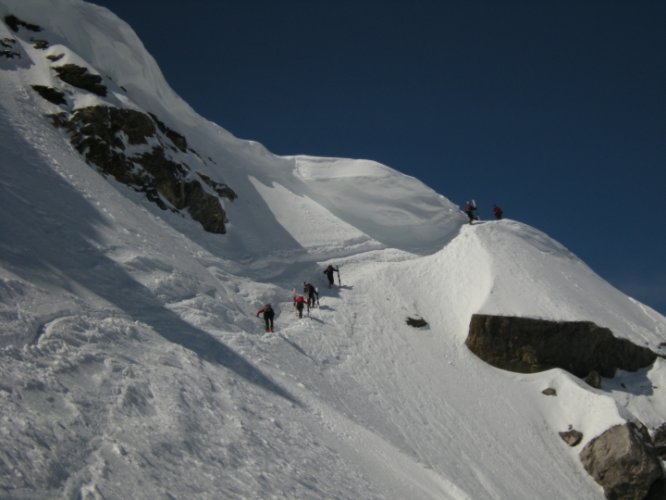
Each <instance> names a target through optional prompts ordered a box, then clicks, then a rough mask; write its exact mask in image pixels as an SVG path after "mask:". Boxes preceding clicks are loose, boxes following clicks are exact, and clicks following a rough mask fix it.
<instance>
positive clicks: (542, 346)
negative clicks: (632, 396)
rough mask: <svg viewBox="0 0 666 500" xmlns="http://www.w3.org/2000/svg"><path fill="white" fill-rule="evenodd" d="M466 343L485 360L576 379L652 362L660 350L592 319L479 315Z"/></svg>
mask: <svg viewBox="0 0 666 500" xmlns="http://www.w3.org/2000/svg"><path fill="white" fill-rule="evenodd" d="M465 344H466V345H467V347H469V349H470V350H471V351H472V352H473V353H474V354H476V355H477V356H479V357H480V358H481V359H483V360H484V361H486V362H487V363H489V364H491V365H493V366H496V367H498V368H502V369H505V370H510V371H513V372H519V373H536V372H540V371H544V370H549V369H551V368H562V369H564V370H567V371H568V372H570V373H573V374H574V375H576V376H578V377H587V376H588V375H589V374H590V373H591V372H593V371H595V372H598V373H599V374H600V375H601V376H602V377H613V376H614V375H615V372H616V370H618V369H621V370H627V371H636V370H638V369H640V368H644V367H646V366H649V365H651V364H652V363H653V362H654V360H655V359H656V357H657V356H656V354H655V353H653V352H652V351H651V350H650V349H647V348H645V347H641V346H637V345H635V344H633V343H632V342H631V341H629V340H627V339H620V338H616V337H615V336H614V335H613V333H612V332H611V331H610V330H609V329H608V328H601V327H599V326H597V325H596V324H594V323H592V322H590V321H547V320H540V319H531V318H519V317H511V316H489V315H482V314H475V315H473V316H472V320H471V322H470V325H469V335H468V337H467V340H466V341H465Z"/></svg>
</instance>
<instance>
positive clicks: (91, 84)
mask: <svg viewBox="0 0 666 500" xmlns="http://www.w3.org/2000/svg"><path fill="white" fill-rule="evenodd" d="M53 69H54V70H55V72H56V73H57V74H58V77H59V78H60V79H61V80H62V81H63V82H66V83H69V84H70V85H71V86H72V87H76V88H79V89H83V90H87V91H88V92H92V93H93V94H96V95H98V96H100V97H106V87H105V86H104V85H102V77H101V76H100V75H94V74H92V73H90V72H88V69H87V68H84V67H82V66H77V65H76V64H63V65H62V66H54V68H53Z"/></svg>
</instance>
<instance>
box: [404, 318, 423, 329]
mask: <svg viewBox="0 0 666 500" xmlns="http://www.w3.org/2000/svg"><path fill="white" fill-rule="evenodd" d="M407 324H408V325H409V326H413V327H414V328H423V327H425V326H428V322H427V321H426V320H424V319H423V318H411V317H407Z"/></svg>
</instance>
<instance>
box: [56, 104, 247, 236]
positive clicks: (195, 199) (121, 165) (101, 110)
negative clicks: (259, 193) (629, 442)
mask: <svg viewBox="0 0 666 500" xmlns="http://www.w3.org/2000/svg"><path fill="white" fill-rule="evenodd" d="M51 119H52V121H53V124H54V125H55V126H57V127H61V128H64V129H65V130H67V131H68V132H69V134H70V140H71V143H72V145H73V146H74V147H75V148H76V150H77V151H79V153H81V154H82V155H84V157H85V159H86V161H87V162H88V163H91V164H93V165H95V166H96V167H97V168H98V169H99V170H100V172H102V173H103V174H106V175H111V176H113V177H114V178H115V179H116V180H117V181H119V182H121V183H123V184H126V185H128V186H130V187H132V188H133V189H135V190H136V191H139V192H143V193H145V195H146V197H147V198H148V199H149V200H150V201H152V202H153V203H155V204H157V205H158V206H159V207H160V208H161V209H163V210H167V209H169V210H173V211H182V210H186V211H187V212H188V213H189V214H190V216H191V217H192V218H193V219H194V220H196V221H198V222H199V223H201V225H202V226H203V228H204V229H205V230H206V231H209V232H212V233H225V232H226V228H225V224H226V223H227V222H228V220H227V217H226V213H225V211H224V209H223V208H222V206H221V205H220V200H219V198H218V196H219V197H225V198H227V199H229V200H234V199H235V198H236V193H234V191H233V190H232V189H231V188H229V187H228V186H226V185H225V184H221V183H217V182H215V181H213V180H212V179H210V177H208V176H205V175H203V174H198V175H199V177H201V178H202V179H204V178H205V179H208V180H207V181H206V184H207V185H211V186H215V188H214V189H215V192H216V194H217V195H218V196H216V195H214V194H211V193H209V192H207V191H206V189H204V187H203V186H202V185H201V183H200V182H198V181H196V180H193V179H192V176H191V170H190V168H189V167H188V166H187V165H185V164H182V163H177V162H175V161H173V160H171V159H169V158H168V157H167V156H166V153H165V147H167V148H168V149H169V148H171V149H179V150H181V151H185V150H186V149H187V141H186V140H185V138H184V137H183V136H181V135H180V134H178V133H176V132H175V131H173V130H171V129H168V127H166V126H165V125H164V124H163V123H162V122H156V121H155V120H154V119H153V118H152V117H151V116H150V115H148V114H144V113H141V112H139V111H135V110H131V109H121V108H115V107H110V106H92V107H87V108H82V109H79V110H76V111H75V112H74V113H72V114H71V115H69V114H68V113H59V114H56V115H52V116H51ZM165 131H167V132H168V131H170V133H168V134H167V132H165ZM161 134H164V135H161ZM172 138H173V139H175V140H176V143H174V142H173V139H172ZM149 139H150V140H151V142H152V143H153V145H152V149H151V150H150V151H148V152H143V153H136V154H134V155H130V154H128V153H127V152H126V151H127V147H128V146H134V145H140V144H148V142H149ZM155 143H159V144H160V145H159V146H158V145H155Z"/></svg>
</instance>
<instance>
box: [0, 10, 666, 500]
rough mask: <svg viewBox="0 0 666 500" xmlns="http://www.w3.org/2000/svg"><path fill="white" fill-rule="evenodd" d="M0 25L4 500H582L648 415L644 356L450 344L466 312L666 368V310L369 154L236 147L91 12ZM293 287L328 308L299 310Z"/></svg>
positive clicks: (653, 405)
mask: <svg viewBox="0 0 666 500" xmlns="http://www.w3.org/2000/svg"><path fill="white" fill-rule="evenodd" d="M0 16H1V18H2V19H3V20H4V22H2V23H0V41H1V43H2V56H0V79H1V80H2V86H1V88H0V92H2V95H1V96H0V97H1V99H0V101H1V103H2V104H1V105H2V108H3V112H2V116H1V117H0V130H1V131H2V137H3V140H2V143H1V145H0V147H1V148H2V158H3V160H2V172H1V177H0V189H1V190H2V196H1V197H0V200H1V203H2V208H3V210H2V211H0V228H2V231H3V234H5V235H7V236H6V238H5V240H4V242H3V243H2V244H0V297H2V305H1V307H2V309H1V310H0V324H1V325H2V330H1V332H2V333H1V334H0V343H1V345H2V347H3V348H2V350H1V351H0V356H2V362H0V370H1V371H2V383H0V398H2V401H3V403H2V427H1V428H0V431H1V432H0V442H1V443H2V446H1V448H2V454H1V455H0V469H1V470H2V472H3V474H2V477H3V479H2V480H0V490H1V491H2V496H3V497H6V498H25V497H38V498H191V497H196V498H450V499H466V498H474V499H476V498H497V499H504V498H507V499H508V498H512V499H534V498H549V499H552V498H562V499H569V498H582V499H587V498H590V499H592V498H602V497H603V491H602V489H601V487H600V486H599V485H597V484H596V483H595V482H594V480H593V479H592V478H591V477H590V476H589V475H588V474H587V473H586V472H585V470H584V469H583V467H582V466H581V463H580V461H579V459H578V455H579V453H580V451H581V450H582V449H583V448H584V447H585V446H586V445H588V444H589V443H591V442H592V441H593V439H594V438H595V437H597V436H599V435H601V434H602V433H603V432H604V431H606V430H607V429H609V428H611V427H612V426H614V425H618V424H625V423H627V422H633V421H635V420H636V421H640V422H642V424H643V425H644V426H645V428H646V429H647V430H648V431H649V433H651V434H652V435H653V436H656V435H657V431H658V430H659V429H660V428H661V426H662V425H663V424H664V422H666V400H665V398H663V396H662V395H661V391H662V390H663V389H662V387H666V371H665V369H664V360H663V359H662V358H657V360H656V361H655V362H654V363H653V364H652V365H651V366H649V367H647V368H645V369H641V370H638V371H637V372H631V373H630V372H620V373H618V374H617V375H616V376H615V377H614V378H612V379H611V378H609V379H603V380H602V381H601V384H600V388H598V389H595V388H592V387H590V386H589V385H587V384H585V383H584V382H583V381H581V380H580V379H578V378H577V377H575V376H573V375H571V374H570V373H568V372H566V371H564V370H562V369H557V368H556V369H551V370H547V371H544V372H541V373H537V374H515V373H510V372H506V371H502V370H498V369H497V368H493V367H491V366H489V365H487V364H485V363H483V362H482V361H481V360H480V359H478V358H477V357H475V356H474V355H473V354H472V353H471V352H470V351H469V350H468V349H467V348H466V347H465V345H464V343H465V339H466V337H467V334H468V330H469V324H470V318H471V317H472V315H473V314H477V313H481V314H487V315H505V316H522V317H529V318H542V319H546V320H556V321H565V320H570V321H592V322H594V323H596V324H597V325H599V326H601V327H605V328H609V329H610V330H611V331H612V332H613V333H614V334H615V335H616V336H618V337H621V338H624V339H628V340H630V341H631V342H633V343H634V344H636V345H639V346H646V347H648V348H649V349H650V350H652V351H653V352H655V353H657V354H660V355H663V353H664V336H665V334H666V318H664V317H663V316H661V315H659V314H658V313H657V312H655V311H653V310H651V309H649V308H647V307H646V306H644V305H642V304H639V303H637V302H635V301H633V300H632V299H630V298H628V297H626V296H625V295H623V294H622V293H620V292H619V291H617V290H615V289H614V288H612V287H611V286H610V285H609V284H608V283H606V282H605V281H604V280H603V279H601V278H600V277H599V276H597V275H596V274H595V273H594V272H593V271H592V270H590V269H589V268H588V267H587V266H586V265H585V264H584V263H583V262H581V261H580V260H579V259H577V258H576V257H575V256H574V255H572V254H571V253H570V252H568V251H567V250H566V249H565V248H563V247H562V246H561V245H559V244H558V243H556V242H554V241H553V240H552V239H550V238H549V237H548V236H546V235H544V234H543V233H542V232H540V231H538V230H536V229H534V228H530V227H528V226H525V225H523V224H520V223H518V222H515V221H510V220H505V221H497V222H495V221H493V222H484V223H481V224H475V225H473V226H469V225H467V224H465V222H466V220H465V217H464V216H463V215H462V214H461V213H460V211H459V209H458V207H456V206H455V205H454V204H453V203H451V202H450V201H449V200H447V199H446V198H444V197H443V196H441V195H439V194H437V193H435V192H434V191H432V190H431V189H429V188H428V187H427V186H425V185H423V184H422V183H421V182H419V181H418V180H416V179H414V178H411V177H408V176H405V175H403V174H400V173H399V172H397V171H395V170H393V169H391V168H389V167H386V166H383V165H380V164H377V163H375V162H372V161H366V160H347V159H331V158H314V157H305V156H293V157H278V156H276V155H273V154H271V153H270V152H268V151H267V150H266V149H265V148H263V146H261V145H260V144H258V143H254V142H251V141H243V140H239V139H236V138H235V137H233V136H232V135H231V134H230V133H228V132H227V131H225V130H224V129H222V128H221V127H219V126H218V125H216V124H212V123H210V122H208V121H206V120H204V119H203V118H201V117H200V116H199V115H197V114H196V113H195V112H194V111H193V110H192V109H191V108H190V107H189V106H188V105H187V104H186V103H184V102H183V101H182V100H181V99H180V98H179V97H178V96H177V95H176V94H175V93H174V92H173V91H172V90H171V89H170V88H169V86H168V84H167V83H166V82H165V81H164V78H163V76H162V74H161V72H160V71H159V68H158V67H157V64H156V63H155V61H154V60H153V59H152V57H151V56H150V55H149V54H148V53H147V52H146V51H145V49H144V48H143V46H142V44H141V42H140V40H139V39H138V38H137V36H136V34H134V32H133V31H132V30H131V28H130V27H129V26H128V25H127V24H125V23H123V22H122V21H120V20H119V19H117V18H116V17H115V16H114V15H113V14H112V13H110V12H109V11H108V10H106V9H103V8H100V7H97V6H94V5H92V4H88V3H84V2H82V1H78V0H51V1H46V0H0ZM9 16H15V17H14V18H11V17H9ZM67 65H73V66H75V67H76V68H82V70H79V69H76V68H72V66H67ZM63 67H68V68H69V70H70V71H73V72H74V73H75V74H76V75H78V76H77V77H75V78H74V79H72V78H71V77H69V76H64V77H63V74H65V73H63V72H64V71H65V70H64V69H62V68H63ZM59 68H60V69H59ZM65 75H66V74H65ZM76 78H79V79H78V80H77V79H76ZM81 81H83V82H84V83H81ZM102 87H103V89H104V90H102ZM98 114H99V116H97V115H98ZM90 116H94V120H88V119H87V117H90ZM100 116H101V118H100ZM100 124H102V125H104V126H101V125H100ZM137 138H139V139H140V140H137ZM100 144H102V145H103V151H101V152H100V150H99V148H101V147H102V146H100ZM100 158H102V159H100ZM108 158H111V159H113V160H114V162H113V163H112V164H111V166H110V167H109V168H108V169H107V168H105V167H104V165H106V164H107V163H106V160H107V159H108ZM119 166H120V167H122V168H120V167H119ZM165 166H166V167H165ZM165 168H168V169H170V170H169V172H170V173H169V174H168V175H167V174H164V169H165ZM100 174H102V175H100ZM194 186H198V187H194ZM195 191H196V193H195V194H192V193H194V192H195ZM211 207H212V208H211ZM216 207H217V208H216ZM165 208H166V210H165ZM218 209H219V211H218ZM202 213H204V214H205V215H203V216H200V214H202ZM211 220H212V222H210V221H211ZM206 224H210V226H209V227H208V228H206ZM202 226H203V227H202ZM204 228H206V229H208V230H207V231H206V230H204ZM211 228H212V229H213V230H212V231H211ZM220 233H225V234H220ZM328 263H333V264H336V265H341V277H342V282H341V285H340V286H336V287H334V288H331V289H329V288H327V285H326V282H325V280H324V277H323V274H322V272H321V271H322V268H323V266H325V265H326V264H328ZM304 281H312V282H314V283H315V284H316V285H317V286H318V287H319V292H320V303H321V306H320V307H319V308H316V309H313V310H312V311H311V313H310V316H309V317H308V318H304V319H299V318H297V317H296V315H295V314H294V313H293V311H292V305H291V297H292V290H294V289H295V290H296V291H298V292H300V291H301V289H302V283H303V282H304ZM267 302H270V303H272V304H273V306H274V308H275V309H276V313H277V316H276V333H275V334H263V328H262V327H261V325H260V323H258V320H257V318H256V316H255V314H256V311H257V309H258V308H259V307H260V306H261V305H262V304H264V303H267ZM407 317H419V318H423V319H425V320H427V323H428V325H429V326H428V327H427V328H426V329H420V330H415V329H414V328H412V327H410V326H409V325H407V324H406V322H405V319H406V318H407ZM546 388H550V389H552V390H554V391H555V392H556V394H557V395H556V397H549V396H545V395H544V394H542V391H543V390H544V389H546ZM571 428H573V429H575V430H577V431H580V433H581V439H580V441H579V443H577V444H576V445H575V446H571V447H570V446H568V445H567V444H566V443H564V442H563V440H562V439H561V438H560V436H559V433H560V432H563V431H567V430H568V429H571ZM647 486H648V487H649V486H650V485H649V484H648V485H647ZM634 491H635V490H634Z"/></svg>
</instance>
